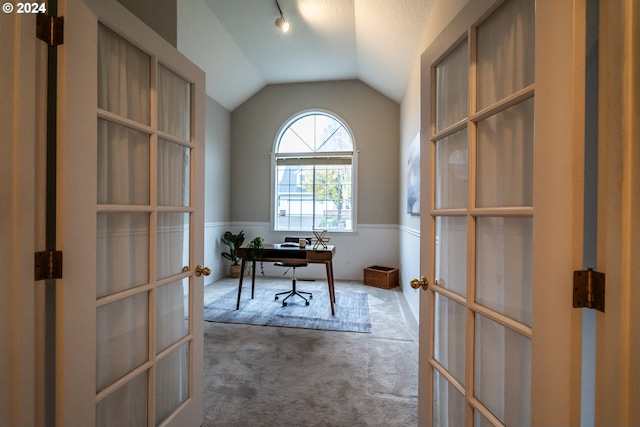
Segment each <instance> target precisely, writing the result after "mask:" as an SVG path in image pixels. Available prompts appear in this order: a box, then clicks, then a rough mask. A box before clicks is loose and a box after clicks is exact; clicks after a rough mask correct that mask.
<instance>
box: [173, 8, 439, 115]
mask: <svg viewBox="0 0 640 427" xmlns="http://www.w3.org/2000/svg"><path fill="white" fill-rule="evenodd" d="M432 1H433V0H279V3H280V7H281V9H282V12H283V15H284V17H285V19H286V20H287V21H288V22H289V23H290V25H291V28H290V30H289V32H288V33H286V34H283V33H282V32H280V30H279V29H278V28H277V27H276V26H275V20H276V18H278V16H279V13H278V8H277V6H276V3H275V1H274V0H178V49H179V50H180V51H182V52H183V53H184V54H185V55H186V56H188V57H189V58H190V59H191V60H192V61H193V62H195V63H196V64H197V65H198V66H200V67H201V68H202V69H203V70H205V72H206V73H207V94H208V95H209V96H211V97H212V98H214V99H215V100H216V101H218V102H219V103H220V104H222V105H223V106H224V107H225V108H227V109H228V110H233V109H235V108H236V107H237V106H239V105H240V104H242V103H243V102H244V101H246V100H247V99H248V98H250V97H251V96H252V95H253V94H254V93H256V92H257V91H259V90H260V89H262V88H263V87H264V86H265V85H267V84H272V83H293V82H311V81H327V80H345V79H354V78H355V79H360V80H362V81H363V82H365V83H366V84H368V85H370V86H371V87H373V88H374V89H376V90H378V91H380V92H381V93H383V94H384V95H386V96H388V97H390V98H392V99H394V100H396V101H398V102H399V101H400V100H401V98H402V95H403V92H404V89H405V86H406V84H407V80H408V77H409V73H410V71H411V67H412V65H413V63H414V61H415V60H416V58H417V55H418V53H419V52H418V48H419V46H420V42H421V40H422V36H423V33H424V30H425V23H426V22H427V18H428V15H429V12H430V9H431V4H432Z"/></svg>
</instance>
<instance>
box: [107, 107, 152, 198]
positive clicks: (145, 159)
mask: <svg viewBox="0 0 640 427" xmlns="http://www.w3.org/2000/svg"><path fill="white" fill-rule="evenodd" d="M98 203H99V204H112V205H147V204H149V135H147V134H145V133H142V132H138V131H136V130H133V129H131V128H128V127H125V126H120V125H117V124H115V123H110V122H107V121H105V120H101V119H99V120H98Z"/></svg>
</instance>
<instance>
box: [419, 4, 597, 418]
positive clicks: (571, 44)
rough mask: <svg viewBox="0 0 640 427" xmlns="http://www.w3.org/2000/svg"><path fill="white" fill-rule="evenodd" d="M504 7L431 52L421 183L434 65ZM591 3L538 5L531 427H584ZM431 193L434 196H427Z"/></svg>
mask: <svg viewBox="0 0 640 427" xmlns="http://www.w3.org/2000/svg"><path fill="white" fill-rule="evenodd" d="M500 3H501V0H495V1H494V0H481V1H476V0H474V1H469V2H467V4H466V5H465V6H464V7H463V8H462V9H461V10H460V12H459V13H458V14H457V15H456V17H455V18H454V19H453V20H452V21H451V23H449V25H447V26H446V27H445V28H444V30H443V31H442V32H441V33H440V34H439V35H438V36H437V37H436V38H435V40H434V41H433V43H432V44H431V45H430V46H429V47H428V48H427V49H426V50H425V52H424V53H423V55H422V59H421V117H422V118H421V129H422V131H421V132H422V133H421V145H422V146H423V149H421V152H422V153H424V154H423V156H422V160H421V182H422V183H423V184H422V185H423V186H424V188H427V189H428V188H430V185H431V182H430V180H431V177H430V175H431V168H432V167H433V160H432V159H431V158H430V156H429V152H430V150H427V149H426V148H425V147H428V144H429V143H430V135H429V129H430V124H431V110H432V108H433V106H432V104H431V93H432V92H433V91H434V88H433V87H432V79H431V75H430V73H431V65H432V64H433V63H435V62H436V60H437V59H438V58H440V57H441V56H442V55H443V54H444V53H445V52H446V51H447V49H448V48H449V47H450V46H453V45H454V44H456V42H457V41H458V40H459V39H460V37H461V36H462V35H463V34H464V31H466V29H467V28H468V27H470V26H471V25H473V24H474V23H476V22H478V21H479V20H481V19H482V18H483V17H484V16H485V15H486V14H487V13H490V12H491V11H492V10H493V9H494V8H495V7H498V6H499V4H500ZM584 16H585V7H584V1H583V0H571V1H562V2H550V1H538V2H537V3H536V24H535V25H536V35H535V44H536V47H535V60H536V64H535V76H536V81H535V106H534V114H535V123H534V134H535V140H534V141H535V142H534V144H535V147H536V148H535V152H534V234H533V280H532V283H534V289H533V302H534V304H533V322H532V325H533V326H532V328H533V339H532V368H531V369H532V372H531V381H532V384H531V387H532V390H531V405H532V406H531V425H532V426H543V425H578V424H579V422H580V373H581V363H580V361H581V330H582V315H581V311H580V310H574V309H573V302H572V292H571V290H572V274H573V271H574V270H578V269H581V268H580V267H581V265H582V233H583V230H582V223H583V197H584V194H583V180H584V175H583V170H584V166H583V156H584V153H583V152H584V67H585V64H584V39H585V37H584V36H585V19H584ZM425 191H426V190H425ZM429 203H430V201H429V200H428V199H427V198H426V197H423V198H422V201H421V212H424V213H425V215H423V216H422V217H421V230H422V233H423V236H422V238H421V244H420V253H421V261H420V264H421V274H422V275H424V276H426V277H427V278H428V279H429V281H432V280H433V279H434V275H433V273H434V272H433V271H431V266H432V265H433V264H432V262H431V258H432V257H433V256H434V254H433V253H432V252H433V248H432V247H431V246H430V243H429V242H430V241H431V236H432V235H433V233H434V223H433V219H432V218H431V217H430V215H426V213H427V212H429V208H430V206H429ZM433 308H434V306H433V298H432V297H431V292H423V293H422V295H421V297H420V326H421V327H420V330H421V333H420V342H421V343H423V344H422V345H420V352H419V353H420V362H419V366H420V369H419V390H420V393H419V395H420V397H419V410H418V416H419V425H420V426H426V425H430V423H431V421H430V418H431V416H432V414H431V413H430V411H429V408H430V407H431V406H430V404H429V402H430V401H431V400H432V398H433V396H432V390H430V389H429V387H428V384H430V383H431V381H430V375H432V372H431V371H432V370H431V369H430V367H429V364H428V360H429V357H430V354H432V349H431V348H429V347H428V346H427V345H426V343H428V342H430V339H432V338H433V337H429V336H427V334H426V333H424V331H423V329H426V330H431V329H432V328H431V327H430V326H431V325H429V322H430V313H431V312H432V310H433Z"/></svg>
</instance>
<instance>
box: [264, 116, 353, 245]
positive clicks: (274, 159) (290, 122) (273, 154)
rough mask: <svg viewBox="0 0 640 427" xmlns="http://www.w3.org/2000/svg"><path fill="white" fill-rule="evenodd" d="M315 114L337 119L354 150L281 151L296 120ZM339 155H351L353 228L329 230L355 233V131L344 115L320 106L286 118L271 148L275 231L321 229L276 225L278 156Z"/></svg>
mask: <svg viewBox="0 0 640 427" xmlns="http://www.w3.org/2000/svg"><path fill="white" fill-rule="evenodd" d="M313 115H324V116H328V117H330V118H332V119H333V120H336V121H337V122H338V123H340V124H341V125H342V126H343V127H344V128H345V130H346V131H347V132H348V133H349V136H350V137H351V144H352V150H351V151H316V152H304V153H279V152H278V146H279V144H280V140H281V138H282V136H283V135H284V133H285V132H286V131H287V130H288V129H289V127H290V126H292V125H293V124H294V123H295V122H296V121H298V120H300V119H302V118H304V117H307V116H313ZM337 156H339V157H347V156H350V157H351V229H344V230H340V229H328V230H327V231H328V232H331V233H354V232H356V231H357V228H358V224H357V218H358V215H357V200H358V197H357V194H358V185H357V183H358V179H357V176H358V150H357V149H356V140H355V136H354V133H353V131H352V130H351V127H349V125H348V124H347V122H346V121H345V120H344V119H343V118H342V117H340V116H339V115H337V114H336V113H334V112H332V111H329V110H324V109H318V108H314V109H308V110H303V111H300V112H298V113H296V114H293V115H292V116H290V117H289V118H287V120H285V121H284V122H283V123H282V125H281V126H280V128H279V129H278V132H277V133H276V136H275V138H274V141H273V149H272V150H271V192H270V196H271V197H270V214H269V216H270V222H271V229H272V230H273V231H275V232H282V233H291V232H294V233H295V232H297V233H304V232H312V231H317V230H321V229H316V228H312V229H309V230H306V229H302V230H295V229H286V230H285V229H278V228H277V225H276V197H277V183H276V176H277V167H278V164H277V163H278V158H282V157H287V158H291V159H295V158H298V159H301V158H314V159H315V158H322V157H325V158H327V157H337Z"/></svg>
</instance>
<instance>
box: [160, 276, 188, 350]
mask: <svg viewBox="0 0 640 427" xmlns="http://www.w3.org/2000/svg"><path fill="white" fill-rule="evenodd" d="M188 333H189V279H188V278H184V279H182V280H178V281H176V282H173V283H169V284H168V285H164V286H161V287H159V288H158V289H157V291H156V353H159V352H161V351H162V350H164V349H165V348H167V347H169V346H170V345H171V344H173V343H175V342H176V341H178V340H179V339H180V338H182V337H185V336H186V335H187V334H188Z"/></svg>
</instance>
